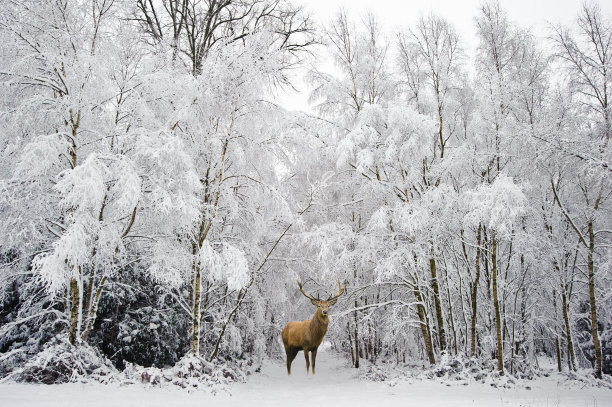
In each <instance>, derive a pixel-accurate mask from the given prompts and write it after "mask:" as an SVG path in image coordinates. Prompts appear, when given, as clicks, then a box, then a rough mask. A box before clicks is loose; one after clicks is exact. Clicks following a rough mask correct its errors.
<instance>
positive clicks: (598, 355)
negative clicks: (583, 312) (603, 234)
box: [588, 218, 602, 379]
mask: <svg viewBox="0 0 612 407" xmlns="http://www.w3.org/2000/svg"><path fill="white" fill-rule="evenodd" d="M594 254H595V234H594V232H593V219H592V218H591V219H589V253H588V268H589V298H590V300H591V333H592V335H593V345H594V346H595V377H596V378H598V379H601V362H602V354H601V343H600V341H599V331H598V324H597V304H596V303H595V264H594V260H593V256H594Z"/></svg>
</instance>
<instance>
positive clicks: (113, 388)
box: [0, 349, 612, 407]
mask: <svg viewBox="0 0 612 407" xmlns="http://www.w3.org/2000/svg"><path fill="white" fill-rule="evenodd" d="M305 370H306V369H305V364H304V358H303V356H302V354H301V353H300V354H299V355H298V357H297V358H296V360H295V361H294V362H293V373H292V375H291V376H290V377H288V376H287V374H286V372H285V367H284V365H282V364H281V363H279V362H274V361H267V362H266V363H265V364H264V366H263V367H262V369H261V373H255V374H253V375H252V376H251V378H250V380H249V381H248V382H246V383H238V384H235V385H233V386H232V387H231V394H229V393H227V392H223V391H222V392H218V393H217V394H216V395H213V394H211V393H209V392H204V391H193V392H188V391H187V390H183V389H178V388H173V387H166V388H156V387H144V386H140V385H129V386H119V385H102V384H78V383H72V384H63V385H53V386H47V385H25V384H0V406H3V407H25V406H28V407H30V406H36V407H50V406H62V407H68V406H75V407H76V406H79V407H80V406H91V407H97V406H104V407H114V406H121V407H131V406H147V407H155V406H160V407H161V406H163V407H168V406H181V407H190V406H210V405H214V406H219V407H223V406H256V407H257V406H279V405H285V406H291V407H298V406H312V405H330V406H343V405H350V406H352V407H353V406H368V407H372V406H380V407H382V406H418V407H427V406H453V407H461V406H487V407H488V406H503V407H506V406H517V407H518V406H522V407H528V406H533V407H535V406H542V407H544V406H545V407H552V406H555V407H556V406H559V407H562V406H580V407H587V406H593V407H595V406H597V407H605V406H612V390H609V389H604V388H580V386H579V385H575V386H574V385H572V386H567V383H566V384H564V385H558V384H557V379H555V378H554V377H549V378H543V379H538V380H537V381H532V382H526V383H525V384H526V386H529V387H530V388H531V389H530V390H528V389H526V386H521V385H517V386H516V387H515V388H510V389H508V388H506V389H504V388H493V387H491V386H489V385H485V384H481V383H471V384H469V385H467V386H464V385H453V386H450V385H446V384H443V383H438V382H435V381H430V380H420V379H419V380H415V379H410V380H407V381H397V380H396V381H387V382H370V381H364V380H360V379H358V378H357V377H356V370H355V369H352V368H350V367H347V366H346V364H345V362H344V361H343V360H341V359H340V358H339V357H338V356H337V355H335V354H334V353H333V352H331V351H329V350H328V349H320V350H319V355H318V357H317V374H316V376H312V375H310V376H306V371H305ZM319 403H325V404H319Z"/></svg>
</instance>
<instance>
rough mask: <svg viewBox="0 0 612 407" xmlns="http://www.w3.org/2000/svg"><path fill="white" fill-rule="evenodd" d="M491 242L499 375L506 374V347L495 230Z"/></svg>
mask: <svg viewBox="0 0 612 407" xmlns="http://www.w3.org/2000/svg"><path fill="white" fill-rule="evenodd" d="M491 242H492V245H493V254H492V259H491V262H492V263H493V271H492V274H493V307H494V308H495V330H496V332H497V369H498V370H499V375H500V376H503V375H504V348H503V337H502V329H501V322H502V321H501V314H500V309H499V294H498V288H497V271H498V270H497V239H496V237H495V232H492V233H491Z"/></svg>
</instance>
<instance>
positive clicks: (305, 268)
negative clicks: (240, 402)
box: [0, 0, 612, 377]
mask: <svg viewBox="0 0 612 407" xmlns="http://www.w3.org/2000/svg"><path fill="white" fill-rule="evenodd" d="M475 15H476V18H475V23H476V26H477V33H478V41H479V45H478V48H477V53H476V55H474V56H469V55H466V54H465V52H464V50H463V48H462V42H461V38H459V36H458V34H457V33H456V31H455V29H454V28H453V26H452V25H451V24H450V23H449V22H448V21H446V20H444V19H442V18H440V17H438V16H436V15H435V14H427V15H422V16H420V17H418V18H416V23H415V24H413V25H412V26H410V27H408V28H405V29H404V30H401V31H399V32H394V33H389V32H387V31H386V27H384V26H383V25H382V24H381V22H380V21H378V20H377V19H376V17H375V16H374V15H373V14H371V15H366V16H362V17H361V18H358V17H357V16H351V15H349V14H348V13H347V12H344V11H340V12H339V13H338V14H337V15H336V16H335V17H334V19H333V21H332V22H331V23H329V24H326V25H325V28H316V27H315V25H314V23H313V22H312V21H311V19H310V18H309V16H308V14H307V13H306V12H305V11H304V10H302V9H301V8H299V7H296V6H295V5H292V4H291V3H290V2H288V1H284V0H250V1H223V2H218V1H195V0H193V1H192V0H154V1H144V0H142V1H141V0H138V1H135V2H123V1H120V0H88V1H85V0H83V1H72V0H62V1H44V2H41V1H34V0H32V1H21V2H14V3H13V2H10V3H9V4H8V5H7V6H6V7H4V9H3V11H2V12H0V36H1V41H0V44H1V45H0V52H1V55H2V58H0V78H1V80H2V83H3V87H2V88H1V90H0V92H2V98H0V104H1V105H2V106H1V109H0V112H1V113H0V120H1V121H2V125H1V128H2V129H3V130H2V133H1V136H2V159H1V161H0V162H1V164H0V173H1V177H0V179H1V181H0V188H1V189H2V194H0V211H1V212H2V222H1V223H0V229H1V230H0V252H1V255H2V258H1V259H2V269H1V270H2V271H1V274H0V294H1V295H2V298H3V302H2V306H1V308H0V321H1V322H2V326H1V327H0V338H1V339H0V351H1V352H2V356H1V357H0V373H2V374H6V373H8V372H10V371H12V370H14V369H16V368H18V367H19V366H20V365H23V364H24V363H25V362H26V361H27V360H28V359H29V358H31V357H32V355H35V354H37V353H38V352H40V351H41V349H43V348H45V347H47V346H49V344H51V343H54V342H57V341H67V342H69V343H70V344H71V345H73V346H93V347H94V348H97V349H99V350H100V351H102V352H103V354H104V355H106V357H108V358H109V359H111V360H112V361H113V363H114V364H115V365H116V366H118V367H123V366H124V364H125V363H126V362H132V363H138V364H141V365H145V366H150V365H156V366H170V365H174V364H175V363H177V361H178V360H179V359H180V358H182V357H183V356H184V355H198V356H199V357H201V358H205V359H206V360H209V361H214V360H216V359H218V358H223V359H225V360H228V359H239V358H244V357H247V356H248V357H261V356H263V355H266V354H269V355H277V356H279V355H282V353H281V345H280V342H279V335H280V330H281V329H282V327H283V326H284V325H285V323H286V322H287V321H289V320H297V319H305V315H306V314H310V312H311V311H312V312H314V310H311V309H310V308H308V304H307V303H306V302H305V301H303V299H301V294H300V293H299V291H298V290H297V284H296V280H297V279H299V280H302V281H304V284H305V286H307V287H308V291H309V292H314V293H316V292H317V290H318V291H319V292H320V294H321V297H323V295H324V292H326V291H327V292H328V293H329V292H331V291H332V290H333V289H334V287H335V285H336V280H341V281H346V282H347V283H348V289H347V294H346V295H345V296H344V297H343V298H341V299H340V301H339V302H338V305H336V306H335V307H334V309H333V310H332V317H331V320H332V322H331V324H330V333H329V334H328V335H329V338H330V339H331V341H332V343H333V344H334V345H335V347H336V349H338V350H343V351H345V352H347V357H348V354H350V357H351V358H352V361H353V364H354V366H356V367H359V365H360V360H361V359H368V360H370V361H372V362H374V363H376V361H380V360H385V361H389V360H395V361H397V362H398V363H399V362H409V361H415V360H416V361H427V362H429V363H430V364H436V363H439V362H440V361H441V360H442V359H443V358H444V357H445V356H444V355H457V356H466V357H472V358H474V359H475V360H478V361H482V362H487V361H491V360H496V363H497V370H498V371H499V373H500V374H502V375H503V374H504V373H505V372H509V373H511V374H514V375H529V372H531V371H533V370H535V369H536V368H537V364H538V356H539V355H540V354H542V353H544V354H546V355H547V356H551V357H555V358H556V360H557V364H558V369H559V370H577V369H579V368H584V367H589V368H592V369H593V370H594V374H595V376H596V377H601V375H602V373H610V372H611V371H612V365H611V364H610V362H609V360H610V358H609V357H607V358H606V357H605V356H607V355H610V354H611V352H612V348H611V345H610V343H609V342H607V341H606V338H607V337H608V336H609V333H610V329H611V328H612V316H611V315H610V312H609V310H610V309H612V308H611V307H610V305H611V304H610V301H611V299H610V296H609V295H608V291H609V289H610V287H611V281H610V277H611V275H610V273H611V269H610V247H611V246H610V244H611V235H612V224H611V223H612V221H611V219H612V216H611V198H612V196H611V192H612V188H611V184H610V181H611V180H612V177H611V175H612V174H611V169H610V168H611V167H610V161H611V160H610V158H611V152H610V151H611V150H610V146H609V141H610V135H611V133H612V128H611V126H612V124H611V122H610V114H611V111H610V107H609V100H610V97H611V96H612V94H611V90H610V89H611V85H612V84H611V79H610V73H609V68H610V66H611V65H612V64H611V61H612V23H611V21H610V17H609V16H606V15H605V14H603V13H602V12H601V10H600V9H599V7H598V6H597V4H595V3H585V4H584V5H583V7H582V8H581V11H580V14H579V15H578V17H577V19H576V22H575V23H574V24H573V25H572V26H570V27H565V26H561V25H554V26H551V27H549V34H550V38H548V39H546V40H541V39H538V38H537V37H535V35H534V34H533V33H532V32H530V31H529V30H527V29H525V28H522V27H518V26H517V25H516V24H514V23H513V22H512V21H510V20H509V19H508V17H507V14H506V13H505V12H504V10H503V8H502V7H501V6H500V5H499V3H496V2H485V3H483V4H482V5H481V7H480V8H479V9H478V10H475ZM322 55H331V56H332V57H333V58H334V60H335V62H336V68H337V70H336V71H335V72H331V73H330V72H323V71H321V70H318V69H316V68H311V69H309V71H308V79H309V81H310V83H311V85H312V88H313V89H314V91H313V92H312V95H311V101H312V104H313V107H314V109H315V110H316V115H309V114H305V113H293V112H287V111H286V110H284V109H283V108H282V107H280V106H278V105H276V104H275V103H274V94H275V91H276V90H278V89H279V88H283V87H291V86H293V85H294V80H295V72H296V69H298V68H299V69H301V70H305V69H306V67H308V66H316V61H318V60H319V59H318V58H322ZM313 62H314V63H313ZM298 72H299V71H298Z"/></svg>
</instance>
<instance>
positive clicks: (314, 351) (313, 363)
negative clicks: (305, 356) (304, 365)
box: [310, 348, 319, 375]
mask: <svg viewBox="0 0 612 407" xmlns="http://www.w3.org/2000/svg"><path fill="white" fill-rule="evenodd" d="M317 350H319V349H318V348H314V349H313V350H312V351H311V352H310V355H311V356H310V357H311V359H312V374H313V375H314V374H315V361H316V360H317Z"/></svg>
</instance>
